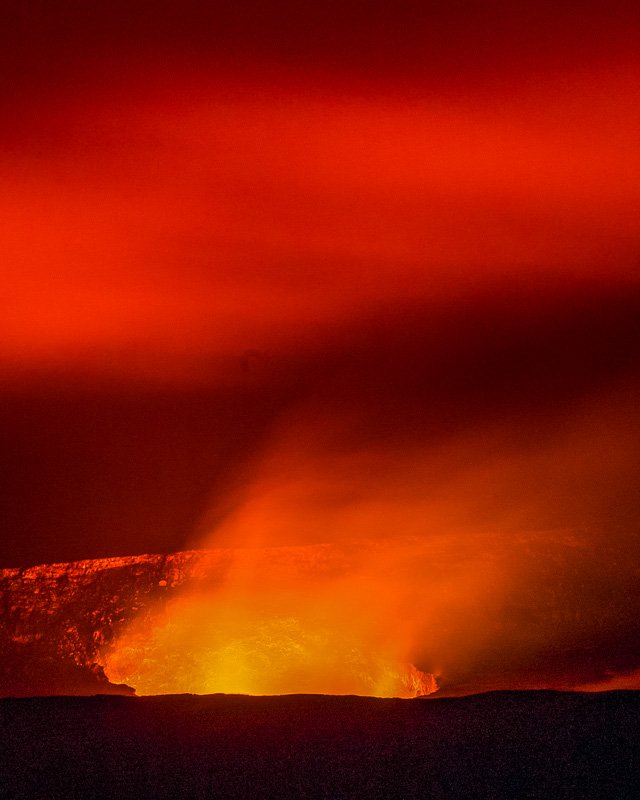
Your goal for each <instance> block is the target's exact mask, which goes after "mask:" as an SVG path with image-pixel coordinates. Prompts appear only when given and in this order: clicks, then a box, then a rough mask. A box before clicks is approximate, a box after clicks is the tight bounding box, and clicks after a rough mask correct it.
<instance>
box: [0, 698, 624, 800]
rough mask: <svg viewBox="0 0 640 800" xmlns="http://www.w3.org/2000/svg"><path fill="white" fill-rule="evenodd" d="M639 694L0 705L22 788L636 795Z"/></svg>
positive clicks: (11, 770) (9, 784) (47, 791)
mask: <svg viewBox="0 0 640 800" xmlns="http://www.w3.org/2000/svg"><path fill="white" fill-rule="evenodd" d="M639 712H640V692H630V691H618V692H607V693H600V694H579V693H562V692H550V691H536V692H494V693H488V694H483V695H475V696H471V697H464V698H439V699H429V700H380V699H373V698H362V697H329V696H318V695H292V696H285V697H243V696H224V695H209V696H193V695H172V696H159V697H118V696H97V697H48V698H19V699H4V700H0V719H1V724H2V737H1V742H2V744H1V748H2V757H1V761H0V775H2V786H1V787H0V792H1V793H2V795H3V798H7V800H9V799H11V800H18V799H20V800H23V798H41V799H42V800H45V798H46V800H54V799H55V798H64V799H65V800H68V799H69V798H106V797H114V798H122V800H125V799H126V798H135V800H144V799H145V798H149V799H151V798H153V800H161V799H162V798H184V799H189V798H238V799H239V800H240V799H241V800H248V799H249V798H288V797H292V798H327V800H338V798H361V799H362V800H365V799H366V800H369V799H370V798H384V799H385V800H387V799H388V798H403V800H410V799H411V798H430V799H431V798H433V799H434V800H435V799H436V798H454V797H456V798H457V797H459V798H478V797H481V798H498V797H504V798H545V800H546V799H548V798H608V799H610V798H632V797H637V796H638V789H639V786H640V783H639V779H640V724H639V723H640V713H639Z"/></svg>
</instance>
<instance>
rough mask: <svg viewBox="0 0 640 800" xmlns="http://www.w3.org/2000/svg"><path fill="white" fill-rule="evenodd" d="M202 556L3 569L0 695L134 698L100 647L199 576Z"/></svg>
mask: <svg viewBox="0 0 640 800" xmlns="http://www.w3.org/2000/svg"><path fill="white" fill-rule="evenodd" d="M203 555H205V553H204V552H200V551H187V552H182V553H174V554H171V555H141V556H126V557H119V558H103V559H94V560H86V561H75V562H72V563H68V564H44V565H40V566H35V567H28V568H26V569H4V570H0V652H1V653H2V658H1V659H0V696H20V695H42V694H95V693H123V694H129V693H132V691H133V690H132V689H131V688H130V687H127V686H124V685H115V684H112V683H110V682H109V681H108V679H107V678H106V676H105V674H104V671H103V669H102V667H101V666H100V665H99V664H98V661H97V658H98V653H99V651H100V649H101V648H102V647H103V646H104V645H105V644H108V643H109V642H110V641H111V640H112V639H113V637H114V636H115V635H117V634H118V632H119V631H120V630H121V629H122V628H123V627H124V626H125V625H126V624H127V623H128V622H129V621H130V620H131V619H133V618H134V617H136V616H138V615H140V614H144V612H145V609H147V608H150V607H151V606H154V605H157V601H162V598H163V597H169V596H171V595H172V594H173V593H174V592H175V590H176V589H177V588H178V587H179V586H180V585H182V584H183V583H184V582H185V581H186V580H188V579H189V578H192V577H194V576H195V575H197V573H198V564H199V563H200V562H201V561H202V558H203Z"/></svg>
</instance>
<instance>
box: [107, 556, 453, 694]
mask: <svg viewBox="0 0 640 800" xmlns="http://www.w3.org/2000/svg"><path fill="white" fill-rule="evenodd" d="M308 551H309V548H282V549H279V548H273V549H268V548H267V549H265V550H263V551H259V552H258V551H256V550H246V551H240V553H238V554H236V556H235V559H234V562H233V564H232V566H231V568H229V569H228V571H227V573H226V574H225V576H224V578H223V580H222V581H221V582H220V583H219V585H218V586H217V587H214V586H212V583H213V581H214V579H212V578H209V579H207V580H206V581H205V584H204V586H205V587H206V588H204V587H203V585H200V586H199V587H197V588H193V589H192V590H189V591H187V592H185V593H184V594H183V595H182V596H179V597H177V598H176V599H175V600H172V601H170V602H168V603H167V604H166V605H163V606H162V607H161V608H160V607H159V608H158V609H156V610H155V612H154V613H153V614H152V617H151V618H148V617H145V618H140V619H139V620H137V621H136V622H135V623H134V624H133V625H131V626H130V627H129V628H128V629H127V630H126V631H125V633H124V634H123V635H122V636H121V637H120V639H119V640H118V641H117V642H116V643H115V646H114V647H112V648H110V649H109V651H108V652H106V653H105V654H104V658H103V663H104V666H105V671H106V674H107V675H108V676H109V678H110V680H112V681H118V682H119V683H120V682H121V683H127V684H128V685H130V686H134V687H135V688H136V691H137V692H138V693H139V694H163V693H180V692H195V693H203V694H204V693H214V692H224V693H240V694H289V693H323V694H360V695H372V696H378V697H416V696H420V695H426V694H430V693H432V692H434V691H436V690H437V688H438V687H437V684H436V680H435V677H434V676H433V675H432V674H429V673H425V672H422V671H421V670H419V669H418V668H417V667H415V666H414V665H413V664H412V663H411V662H410V650H411V645H412V637H411V631H410V628H409V627H407V626H403V625H402V624H398V608H397V603H394V597H396V598H398V597H399V595H398V594H397V593H396V592H395V591H394V586H393V581H392V580H391V581H390V582H387V583H386V585H385V584H384V583H381V582H380V581H379V580H377V579H376V576H375V575H373V574H371V573H369V574H366V573H365V572H363V571H362V570H356V571H355V573H354V572H353V571H351V570H352V569H353V565H351V567H350V574H349V576H347V575H346V574H344V573H343V568H344V567H345V566H346V564H339V563H332V562H327V561H326V560H323V559H322V558H321V556H323V555H325V556H326V554H327V551H325V550H323V548H322V547H319V548H316V549H315V556H316V558H315V560H312V561H310V562H309V563H306V564H305V563H300V561H299V555H300V553H303V552H308ZM331 553H332V556H333V558H334V559H335V557H336V556H335V552H333V551H331ZM274 554H276V555H275V556H274ZM340 554H341V555H344V553H343V552H341V553H340ZM274 558H275V559H276V562H277V563H274ZM297 558H298V560H297ZM265 562H268V563H265ZM218 580H219V578H218Z"/></svg>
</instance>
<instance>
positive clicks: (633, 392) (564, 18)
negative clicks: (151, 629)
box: [0, 1, 640, 677]
mask: <svg viewBox="0 0 640 800" xmlns="http://www.w3.org/2000/svg"><path fill="white" fill-rule="evenodd" d="M214 5H215V7H212V5H211V4H208V3H202V4H197V3H181V4H179V5H178V4H177V3H176V4H170V3H166V2H165V3H157V2H156V3H142V2H138V3H118V2H116V3H111V4H108V8H107V7H106V6H105V7H104V8H102V9H100V10H99V11H98V10H96V9H95V7H94V6H87V4H84V3H75V2H65V3H63V2H60V3H56V4H49V3H44V2H42V3H37V2H34V3H28V4H20V5H16V6H15V7H5V8H4V9H3V14H4V15H5V16H6V19H5V20H4V22H3V25H2V29H3V30H4V31H5V32H4V34H3V35H4V36H5V37H6V42H5V44H4V46H3V48H2V69H1V74H2V75H3V78H2V86H1V88H2V100H1V104H2V113H3V117H4V119H5V120H6V121H8V122H6V123H5V125H4V126H3V128H2V131H1V132H0V144H1V152H2V156H1V164H2V167H1V170H0V183H1V190H0V210H1V214H0V220H1V222H0V227H1V231H2V232H1V234H0V236H1V237H2V252H3V267H2V275H1V283H0V287H1V288H0V291H1V294H0V296H1V297H2V303H3V314H2V319H1V320H0V326H1V327H0V333H1V336H0V386H1V390H2V436H3V446H2V449H1V451H0V452H1V453H2V458H3V460H4V464H3V474H4V475H5V478H4V481H3V492H2V496H1V497H0V505H1V510H2V518H3V537H2V543H1V544H0V563H1V564H2V565H6V566H13V565H17V564H28V563H36V562H42V561H52V560H67V559H72V558H86V557H92V556H102V555H116V554H117V555H122V554H125V553H137V552H144V551H147V552H148V551H152V552H153V551H165V550H167V551H168V550H175V549H179V548H180V547H184V546H187V545H189V544H192V543H193V542H194V536H195V535H196V534H198V533H201V532H203V531H206V532H207V533H210V531H211V530H212V529H216V526H217V525H218V524H221V525H222V530H224V529H225V524H226V523H225V520H229V519H232V520H234V519H236V517H234V516H233V514H234V513H236V512H237V508H238V503H240V504H241V507H243V508H244V506H242V504H243V503H244V502H245V500H244V499H243V497H244V495H243V492H246V491H247V487H252V488H251V491H250V492H249V494H250V495H251V496H252V497H254V495H255V491H258V490H259V491H262V490H263V489H264V488H265V487H264V481H265V477H264V476H265V474H267V473H268V472H269V470H270V469H271V468H272V466H273V464H274V463H275V464H276V465H281V464H282V463H284V464H285V468H284V469H285V473H286V465H287V464H289V465H290V466H289V468H290V469H295V470H296V471H297V473H298V474H299V475H301V476H302V485H303V486H304V487H305V489H304V492H305V494H304V498H303V500H301V499H300V497H299V495H298V494H296V493H294V494H293V495H291V494H290V491H289V484H288V483H287V480H286V476H285V479H283V482H282V484H281V485H280V486H279V487H275V488H274V487H273V486H272V485H271V484H270V483H269V481H267V483H268V484H269V485H268V486H267V487H266V489H265V492H266V494H265V495H264V497H265V500H264V503H263V506H264V507H265V508H268V507H271V506H272V505H273V502H274V501H273V500H272V499H270V498H272V494H270V493H273V497H275V498H276V500H278V502H279V503H280V505H282V504H283V503H284V504H286V503H287V502H290V503H292V508H295V509H299V507H300V506H304V511H300V512H299V513H300V514H301V515H302V517H301V518H304V519H308V517H309V514H310V511H309V509H314V508H316V507H317V503H318V502H319V501H318V499H317V496H316V495H317V491H318V486H324V487H325V488H326V483H327V476H328V475H331V476H332V477H331V480H330V481H329V483H330V484H331V485H333V483H334V481H335V474H336V469H338V470H342V472H340V471H338V474H339V475H342V480H341V481H338V483H339V485H340V486H341V487H342V489H341V490H340V491H342V492H344V491H345V489H344V487H345V486H347V487H350V488H349V491H351V492H352V497H353V498H356V500H357V503H361V504H362V503H363V502H364V501H363V500H362V498H363V497H365V496H366V497H371V496H372V494H375V495H376V496H379V495H380V493H381V492H382V494H383V495H385V492H387V490H388V488H389V485H394V486H396V485H397V486H398V487H404V488H403V489H402V490H401V491H398V492H397V493H394V492H392V491H390V490H389V496H390V497H393V502H394V503H395V506H394V508H395V509H396V511H397V509H398V508H399V507H402V506H403V505H405V506H406V505H408V506H411V507H412V508H414V507H415V506H416V503H418V505H417V507H418V508H419V509H421V512H420V513H422V514H423V515H424V523H423V528H424V535H429V531H431V530H432V528H433V526H436V525H440V526H443V529H444V530H449V529H452V530H453V529H456V530H459V529H461V527H463V528H464V529H465V531H468V529H469V528H470V526H471V527H472V526H473V525H476V526H480V527H483V526H484V527H485V528H486V527H487V526H489V527H493V528H494V529H497V530H501V531H504V532H505V533H504V536H505V541H508V535H509V534H508V533H506V531H507V530H509V531H511V530H514V529H516V528H517V529H524V530H545V531H549V530H551V531H553V530H558V531H560V530H562V531H565V532H566V531H567V530H569V531H572V532H574V533H575V535H579V538H580V541H581V542H583V543H584V546H585V547H586V550H585V552H586V554H587V555H584V558H583V562H581V566H580V567H576V568H575V570H574V569H573V567H571V570H573V571H571V570H569V572H567V577H566V580H565V582H564V584H563V585H566V587H567V588H566V592H567V594H566V598H565V599H567V602H570V603H574V604H576V607H579V606H580V602H579V601H578V598H579V596H580V591H582V589H580V588H579V587H587V589H586V590H585V591H586V592H587V595H588V596H589V597H592V598H596V599H594V600H585V601H584V602H585V603H586V604H587V605H588V606H589V607H590V608H591V607H592V605H591V604H592V603H593V604H595V605H600V606H601V605H602V604H605V603H609V606H610V609H613V610H612V611H611V618H608V619H609V621H608V622H606V624H605V623H603V626H604V629H605V632H604V633H601V634H598V635H599V636H600V639H599V640H598V641H599V642H601V640H603V639H607V637H609V639H607V644H606V647H609V648H612V649H613V651H615V652H616V653H617V656H616V657H617V658H618V661H617V662H616V664H617V665H618V667H620V668H622V667H624V668H625V669H627V668H629V669H630V668H632V667H637V666H638V665H637V664H636V663H635V662H633V659H632V658H631V656H630V655H629V653H628V652H627V650H626V649H625V648H627V649H628V647H627V644H626V642H627V641H628V640H627V638H626V634H624V635H622V634H620V630H621V629H622V628H625V626H628V625H630V624H631V622H630V620H631V619H632V617H633V615H632V611H631V609H632V607H635V602H636V599H637V598H635V594H633V592H632V589H631V588H630V587H631V586H632V585H633V580H632V579H633V575H634V574H635V573H634V570H635V569H636V567H635V566H634V565H635V564H637V557H638V553H639V547H638V540H637V525H638V511H639V509H638V504H637V497H638V488H639V487H638V484H637V474H638V472H637V467H638V449H637V445H638V441H637V439H638V434H637V430H638V426H637V423H638V412H637V408H638V393H637V379H638V356H637V351H638V334H639V328H638V325H639V324H638V319H639V312H640V283H639V281H638V253H639V245H640V224H639V223H638V219H639V218H640V216H639V214H638V208H639V202H638V201H639V194H640V190H639V189H638V187H639V186H640V160H639V159H638V156H637V149H638V148H637V142H638V140H639V138H640V110H639V109H640V105H639V104H638V77H639V74H638V73H639V67H640V60H639V57H638V55H637V41H638V34H639V33H640V31H639V29H638V23H639V19H638V12H637V10H636V9H635V8H634V6H633V4H629V5H628V6H625V5H623V4H620V3H607V4H604V3H602V4H586V5H585V4H583V3H581V4H577V3H575V4H573V3H568V4H561V8H558V7H556V6H555V5H554V6H551V5H549V6H548V7H547V6H545V5H544V4H541V3H517V4H514V3H506V2H505V3H500V2H493V3H482V4H480V3H451V2H449V3H442V4H425V3H402V2H400V3H386V4H381V3H371V2H368V3H364V2H363V3H357V2H353V1H351V2H347V3H323V4H304V3H303V4H300V3H296V4H294V3H285V2H283V3H268V4H267V3H258V2H253V3H246V2H240V3H229V4H214ZM292 453H293V454H294V455H293V456H292V455H291V454H292ZM301 454H302V455H301ZM381 465H382V466H381ZM281 469H283V468H282V466H278V468H277V469H276V472H275V473H274V474H281V472H278V470H281ZM363 474H365V475H369V476H370V477H369V478H368V479H367V480H363V478H362V476H363ZM416 475H418V476H422V477H421V479H420V480H422V482H420V481H419V480H418V479H417V478H416V477H415V476H416ZM371 476H372V477H371ZM382 487H386V488H382ZM407 487H409V488H407ZM254 490H255V491H254ZM298 491H299V490H298V489H296V492H298ZM332 491H333V490H332ZM252 492H253V494H252ZM314 493H315V494H314ZM320 496H324V495H322V493H320ZM331 496H333V495H331ZM238 498H240V499H238ZM416 498H419V502H418V500H417V499H416ZM423 500H424V502H423ZM252 502H254V501H253V500H251V501H247V503H248V505H247V514H249V517H251V514H252V513H253V511H252V509H253V508H254V506H253V505H251V503H252ZM261 502H262V501H261ZM341 502H342V501H341ZM425 503H426V506H425ZM258 505H259V507H260V508H262V507H263V506H260V503H258ZM365 505H366V503H365ZM362 507H364V506H362ZM396 511H394V512H389V513H390V516H389V517H388V519H389V526H400V527H401V526H402V525H403V524H404V523H403V522H402V520H403V519H404V518H403V517H402V515H399V516H398V514H397V513H396ZM325 513H326V508H325V509H324V511H323V514H325ZM240 518H242V515H241V516H240ZM315 519H316V520H317V519H320V520H325V519H327V520H329V519H334V518H333V517H331V515H330V514H329V516H323V515H322V514H320V515H318V513H316V514H315ZM358 519H359V522H358V525H359V526H362V525H365V522H363V521H362V520H366V519H367V516H366V515H364V516H363V517H362V519H361V518H360V517H358ZM420 519H422V517H420ZM334 521H335V520H334ZM414 522H415V520H414ZM233 524H234V525H236V523H233ZM412 524H413V523H412ZM311 527H312V528H313V526H311ZM318 527H319V526H318V525H317V524H316V528H318ZM320 527H321V526H320ZM374 528H375V530H373V529H372V530H371V531H370V532H371V533H372V535H379V534H381V533H382V532H381V531H380V530H379V529H378V528H377V527H375V526H374ZM234 530H235V528H234ZM359 530H360V532H362V530H361V529H359ZM289 531H290V528H288V527H286V526H285V527H284V528H283V529H282V530H280V532H278V531H276V532H275V533H274V534H273V536H274V537H275V539H278V537H280V538H283V537H284V538H287V537H290V535H291V534H290V532H289ZM364 532H365V533H366V530H365V531H364ZM414 532H415V531H414ZM388 533H389V532H385V534H388ZM390 533H391V534H393V533H394V532H393V531H391V532H390ZM237 535H238V534H237V532H236V533H234V536H237ZM562 535H563V536H564V534H562ZM309 536H310V538H312V539H318V538H322V536H323V533H322V531H318V530H316V531H315V532H314V533H312V534H309ZM303 538H304V537H303ZM559 541H560V540H559ZM561 541H564V539H561ZM595 564H598V565H599V568H598V569H596V568H595V566H594V565H595ZM585 565H587V566H585ZM569 573H570V574H569ZM614 576H617V577H616V578H615V580H614ZM532 580H533V578H532ZM535 580H538V581H542V582H543V584H544V585H545V586H547V583H548V581H549V580H550V579H549V578H548V577H546V578H544V577H540V576H538V577H537V578H535ZM545 581H547V583H545ZM616 581H617V583H618V584H619V586H620V587H621V588H620V589H619V590H618V593H617V594H616V593H615V591H614V589H613V588H612V584H613V583H614V582H616ZM532 585H534V584H532ZM535 585H536V586H537V585H538V584H535ZM576 587H578V588H576ZM531 591H533V589H532V590H531ZM536 591H537V590H536ZM558 591H560V597H561V598H562V597H563V595H562V591H564V590H562V591H561V590H558ZM625 598H626V599H625ZM559 602H563V601H562V600H561V601H559ZM590 635H591V634H590ZM594 635H595V634H594ZM587 638H588V637H587ZM609 640H611V641H609ZM581 646H582V645H581ZM585 646H586V645H585ZM602 647H603V648H604V647H605V645H604V644H602ZM581 652H582V651H581ZM614 661H615V659H614ZM598 669H604V667H602V664H600V663H599V666H598ZM596 673H597V670H596ZM594 674H595V673H594ZM597 674H601V673H597ZM590 676H591V673H589V676H586V677H590Z"/></svg>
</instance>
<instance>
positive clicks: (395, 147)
mask: <svg viewBox="0 0 640 800" xmlns="http://www.w3.org/2000/svg"><path fill="white" fill-rule="evenodd" d="M180 80H181V81H182V83H179V84H177V85H180V87H181V89H182V91H181V93H180V95H179V96H180V98H181V100H179V101H176V102H172V103H170V102H168V101H167V96H168V95H169V96H170V95H171V92H170V91H169V90H170V86H166V85H162V86H158V87H157V90H154V84H153V82H151V84H150V86H149V85H148V81H149V76H144V75H143V76H141V83H142V84H143V86H144V88H143V89H140V88H137V87H136V83H135V81H133V80H132V81H130V83H129V84H128V85H127V86H126V88H122V91H121V92H117V91H116V90H115V89H114V88H113V87H110V88H109V89H106V88H105V87H100V86H97V87H95V92H94V95H93V96H92V97H91V98H89V97H86V96H82V95H79V96H76V97H73V96H70V97H69V98H60V99H59V102H58V105H57V106H56V109H55V111H54V110H48V109H47V108H46V107H45V108H44V109H43V121H42V124H43V125H44V126H45V129H46V131H47V134H48V138H47V139H45V140H44V142H41V143H40V144H39V147H38V149H37V150H36V153H35V154H34V152H33V151H32V146H31V147H30V145H29V144H28V143H27V144H25V145H14V146H13V149H12V151H11V154H10V157H9V158H8V159H7V163H6V165H5V169H4V170H3V178H2V182H1V185H0V197H2V198H4V200H2V201H0V218H1V219H2V226H3V231H2V246H3V258H4V264H5V266H4V269H3V276H2V283H3V292H4V297H5V300H6V308H7V313H5V314H4V316H3V335H2V338H1V341H0V359H2V361H3V362H4V364H5V368H7V369H9V368H12V367H13V368H17V367H18V365H22V367H25V366H27V367H32V368H34V367H35V368H38V369H43V368H44V369H47V368H49V369H50V368H52V367H54V368H55V367H56V366H60V365H66V366H67V367H68V368H69V369H75V370H78V369H79V370H81V371H82V370H89V371H90V372H95V371H98V372H101V373H105V372H106V373H107V374H111V375H112V374H113V373H114V372H115V373H116V374H122V373H125V374H128V375H130V374H132V373H133V374H141V373H142V374H143V375H144V374H146V375H160V376H165V377H174V376H179V377H182V378H184V377H190V379H193V378H194V376H197V375H198V374H199V372H200V371H201V369H202V364H203V359H204V360H205V361H204V363H206V364H207V366H208V368H211V367H212V366H213V368H214V370H213V371H214V372H216V368H217V374H218V379H224V374H225V373H224V369H222V370H221V369H220V368H221V366H222V367H224V358H228V357H236V355H237V354H238V353H242V351H243V349H246V348H251V347H255V346H256V342H259V343H260V347H262V348H267V349H268V348H272V347H277V348H280V349H284V350H290V349H298V348H299V347H300V346H301V345H302V344H303V343H304V342H305V341H309V340H311V341H316V340H317V338H318V335H319V334H322V335H326V332H327V330H329V329H330V328H331V326H332V325H335V324H336V322H343V321H345V320H350V321H353V320H354V319H358V318H359V317H361V316H365V317H366V315H367V314H368V313H370V312H371V311H375V310H376V309H379V308H380V307H389V306H391V307H396V306H397V305H398V304H400V305H402V304H404V303H407V302H412V301H414V300H415V299H416V298H423V297H427V298H428V299H429V301H430V302H432V301H434V300H435V301H437V302H444V303H447V302H449V301H450V300H451V299H452V298H453V299H456V298H457V299H460V297H461V296H464V295H465V294H469V293H473V292H474V291H475V290H476V289H477V288H478V287H479V286H482V285H483V284H485V283H487V282H489V283H490V282H491V281H492V280H495V278H496V277H498V278H501V277H504V276H505V275H512V276H514V277H517V276H518V275H526V276H528V277H534V276H538V278H539V277H540V276H544V275H545V274H548V273H559V274H561V275H566V276H572V275H573V276H575V275H579V276H583V277H585V276H586V277H593V276H599V277H601V278H607V279H610V278H611V277H612V276H614V275H618V276H626V277H632V276H633V275H634V274H635V270H634V268H633V263H634V261H633V259H634V257H635V256H634V254H635V253H636V251H637V246H638V227H637V215H636V213H635V208H636V204H637V200H638V189H637V187H638V185H640V165H639V163H638V159H637V155H636V142H637V140H638V134H639V131H640V119H639V117H638V112H637V108H636V107H635V106H634V105H632V104H629V102H628V96H629V93H630V91H631V89H630V87H632V86H633V85H635V84H634V72H633V69H632V68H629V69H625V68H624V67H619V66H616V67H611V68H609V69H603V70H602V71H601V72H599V73H595V74H589V73H588V72H587V71H584V70H583V71H582V72H580V71H578V72H575V73H572V74H569V75H567V76H565V79H564V80H563V81H562V82H560V81H558V82H557V83H556V84H554V85H552V86H543V87H540V88H536V89H532V88H527V87H522V88H521V89H520V90H519V91H518V92H514V93H513V94H510V95H508V96H504V97H502V96H500V95H497V94H494V95H488V96H487V97H486V98H483V99H482V102H479V100H478V98H477V97H465V96H464V95H461V96H459V97H450V98H448V97H433V96H429V97H428V98H413V99H406V98H402V97H394V96H393V95H390V96H388V97H385V96H384V95H381V96H378V95H373V96H371V97H366V96H365V97H362V98H355V97H350V96H349V94H348V93H343V94H341V93H332V92H322V91H319V90H316V92H315V93H314V92H311V91H309V92H305V93H304V94H303V95H300V94H299V93H297V90H296V89H295V88H293V87H292V88H290V89H287V88H286V84H285V85H284V86H283V87H281V88H278V89H276V88H274V87H273V85H270V84H268V83H265V84H264V85H259V84H258V86H257V87H254V91H248V90H247V88H246V87H241V86H235V85H230V86H225V85H224V84H223V85H222V86H220V85H219V84H217V83H216V82H215V81H211V82H208V81H207V78H206V76H204V77H203V76H194V75H189V74H187V75H183V76H181V79H180ZM185 86H186V87H188V91H184V89H185ZM176 91H177V89H176ZM125 129H126V131H127V133H126V137H124V138H122V137H123V134H122V131H123V130H125ZM78 142H81V144H82V146H81V147H79V146H78ZM212 358H213V359H214V361H213V362H212V361H211V359H212ZM216 358H217V359H223V361H222V362H220V361H215V359H216Z"/></svg>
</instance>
